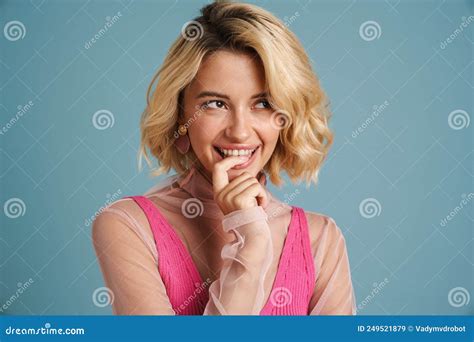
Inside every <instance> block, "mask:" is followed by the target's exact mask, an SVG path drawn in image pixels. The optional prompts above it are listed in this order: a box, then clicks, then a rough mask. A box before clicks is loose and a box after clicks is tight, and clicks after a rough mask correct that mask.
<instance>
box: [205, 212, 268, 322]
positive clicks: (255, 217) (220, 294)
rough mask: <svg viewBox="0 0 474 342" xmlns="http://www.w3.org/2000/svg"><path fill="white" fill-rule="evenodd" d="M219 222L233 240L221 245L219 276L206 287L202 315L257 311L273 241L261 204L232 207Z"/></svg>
mask: <svg viewBox="0 0 474 342" xmlns="http://www.w3.org/2000/svg"><path fill="white" fill-rule="evenodd" d="M222 226H223V229H224V231H225V232H229V231H232V232H233V233H234V234H235V240H234V241H233V242H232V243H229V244H226V245H225V246H224V247H223V248H222V252H221V257H222V259H223V261H224V263H223V266H222V269H221V271H220V276H219V278H218V279H217V280H216V281H215V282H213V283H212V284H211V286H210V288H209V302H208V303H207V305H206V308H205V310H204V315H258V314H259V313H260V311H261V309H262V308H263V305H264V288H263V284H264V280H265V275H266V274H267V272H268V269H269V267H270V264H271V262H272V260H273V244H272V240H271V235H270V229H269V227H268V224H267V214H266V213H265V211H264V210H263V208H262V207H260V206H257V207H252V208H249V209H242V210H238V211H234V212H232V213H230V214H228V215H226V216H225V217H224V219H223V222H222Z"/></svg>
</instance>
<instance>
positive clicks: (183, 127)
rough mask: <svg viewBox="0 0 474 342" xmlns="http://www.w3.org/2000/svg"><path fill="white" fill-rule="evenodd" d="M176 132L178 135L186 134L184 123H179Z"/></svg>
mask: <svg viewBox="0 0 474 342" xmlns="http://www.w3.org/2000/svg"><path fill="white" fill-rule="evenodd" d="M178 133H179V135H186V133H188V129H187V128H186V126H185V125H179V126H178Z"/></svg>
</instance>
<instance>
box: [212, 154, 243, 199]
mask: <svg viewBox="0 0 474 342" xmlns="http://www.w3.org/2000/svg"><path fill="white" fill-rule="evenodd" d="M247 159H248V158H247V157H245V156H232V157H226V158H225V159H224V160H221V161H220V162H218V163H216V164H214V169H213V171H212V186H213V189H214V193H215V194H218V193H219V192H221V190H222V189H224V187H225V186H226V185H227V184H229V175H228V174H227V171H228V170H230V169H231V168H232V167H234V166H235V165H238V164H242V162H243V161H245V160H247Z"/></svg>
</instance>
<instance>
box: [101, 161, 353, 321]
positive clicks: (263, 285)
mask: <svg viewBox="0 0 474 342" xmlns="http://www.w3.org/2000/svg"><path fill="white" fill-rule="evenodd" d="M265 190H266V192H267V195H268V198H269V203H268V204H267V205H266V206H265V207H262V206H256V207H252V208H247V209H242V210H236V211H234V212H232V213H229V214H227V215H224V214H223V212H222V210H221V209H220V208H219V206H218V205H217V203H216V202H215V201H214V199H213V195H214V194H213V188H212V183H210V182H209V180H208V179H207V178H206V177H204V175H203V174H201V172H199V171H198V170H197V169H195V168H193V169H191V170H190V171H189V172H188V173H186V174H184V175H176V176H171V177H170V178H168V179H166V180H164V181H162V182H160V183H159V184H157V185H156V186H154V187H153V188H152V189H150V190H148V191H147V192H145V193H144V194H142V195H138V196H128V197H124V198H121V199H118V200H116V201H115V202H113V203H112V204H110V205H109V206H108V207H107V208H105V209H103V210H101V213H100V215H98V216H97V218H96V219H95V220H94V223H93V229H92V238H93V242H94V248H95V250H96V254H97V258H98V261H99V264H100V268H101V270H102V273H103V276H104V282H105V286H107V288H108V289H109V291H110V293H111V294H113V303H112V308H113V312H114V313H116V314H121V315H122V314H125V315H129V314H133V315H136V314H139V315H150V314H152V315H242V314H243V315H330V314H336V315H345V314H355V312H356V310H355V306H356V302H355V296H354V290H353V287H352V282H351V274H350V266H349V259H348V255H347V250H346V244H345V239H344V236H343V234H342V231H341V230H340V229H339V227H338V226H337V225H336V223H335V221H334V220H333V219H332V218H330V217H328V216H325V215H322V214H319V213H315V212H309V211H303V209H301V208H300V207H297V206H294V205H288V203H289V202H290V201H292V200H294V198H295V196H294V194H290V195H285V197H286V201H285V203H284V202H282V201H280V200H278V199H277V198H276V197H274V196H272V194H271V193H270V192H269V191H268V189H267V188H265ZM257 236H258V239H255V237H257Z"/></svg>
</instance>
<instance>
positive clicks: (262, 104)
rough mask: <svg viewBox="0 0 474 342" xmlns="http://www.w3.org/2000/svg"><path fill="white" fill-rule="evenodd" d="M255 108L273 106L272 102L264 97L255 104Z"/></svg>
mask: <svg viewBox="0 0 474 342" xmlns="http://www.w3.org/2000/svg"><path fill="white" fill-rule="evenodd" d="M255 108H257V109H268V108H271V106H270V103H269V102H268V101H267V100H265V99H262V100H259V101H258V102H257V104H256V105H255Z"/></svg>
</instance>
